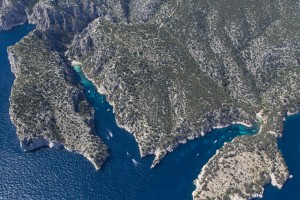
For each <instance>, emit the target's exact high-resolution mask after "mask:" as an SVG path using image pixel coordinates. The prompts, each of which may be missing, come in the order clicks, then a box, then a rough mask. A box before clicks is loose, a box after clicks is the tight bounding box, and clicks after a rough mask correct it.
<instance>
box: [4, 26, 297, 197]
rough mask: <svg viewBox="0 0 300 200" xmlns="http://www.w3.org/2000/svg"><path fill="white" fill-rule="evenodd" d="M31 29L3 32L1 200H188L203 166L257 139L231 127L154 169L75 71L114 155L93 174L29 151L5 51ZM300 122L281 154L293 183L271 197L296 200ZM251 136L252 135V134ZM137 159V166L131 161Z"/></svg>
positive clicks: (55, 154) (67, 160)
mask: <svg viewBox="0 0 300 200" xmlns="http://www.w3.org/2000/svg"><path fill="white" fill-rule="evenodd" d="M33 28H34V27H33V26H30V25H28V24H26V25H23V26H20V27H18V28H15V29H13V30H11V31H3V32H0V91H1V95H0V114H1V115H0V119H1V123H0V151H1V154H0V180H1V181H0V199H100V200H102V199H103V200H119V199H120V200H123V199H124V200H127V199H128V200H158V199H163V200H169V199H172V200H177V199H178V200H185V199H187V200H191V199H192V196H191V194H192V191H193V190H194V189H195V186H194V185H193V180H194V179H196V178H197V176H198V174H199V172H200V170H201V168H202V166H203V165H204V164H205V163H206V162H207V161H208V160H209V159H210V158H211V157H212V156H213V155H214V154H215V152H216V150H217V149H219V148H220V147H222V145H223V144H224V142H230V141H231V140H232V139H233V138H235V137H237V136H240V135H245V134H253V133H254V132H255V131H254V130H257V127H256V126H254V127H252V128H247V127H244V126H240V125H232V126H230V127H228V128H224V129H218V130H214V131H213V132H211V133H209V134H208V135H207V136H205V137H203V138H199V139H196V140H194V141H189V142H187V144H185V145H181V146H180V147H179V148H177V149H175V150H174V152H172V153H170V154H168V155H167V156H166V158H165V159H164V160H162V162H161V164H160V165H158V166H157V167H156V168H155V169H153V170H151V169H150V166H151V163H152V161H153V156H148V157H146V158H140V156H139V151H138V147H137V143H136V142H135V140H134V138H133V137H132V136H131V135H130V134H129V133H128V132H126V131H124V130H123V129H120V128H119V127H118V126H117V125H116V122H115V117H114V114H113V113H112V107H111V106H110V105H109V104H108V103H107V101H106V99H105V96H103V95H100V94H98V93H97V90H96V88H95V87H94V86H93V84H92V83H91V82H89V81H88V80H87V79H86V78H85V77H84V75H83V74H82V71H81V70H80V68H77V67H75V70H76V71H77V72H78V74H79V76H80V77H81V83H82V84H83V85H84V90H85V94H86V96H87V98H88V100H89V102H90V103H91V105H92V106H93V107H94V108H95V111H96V112H95V130H96V132H97V134H99V135H100V137H101V138H102V139H103V141H104V142H105V143H106V144H107V145H108V147H109V150H110V153H111V157H110V158H109V159H108V160H107V162H106V163H105V165H104V166H103V169H102V170H101V171H98V172H97V171H95V169H94V167H93V166H92V164H91V163H89V162H88V161H87V160H86V159H85V158H84V157H83V156H81V155H78V154H74V153H69V152H67V151H65V150H55V149H42V150H39V151H36V152H34V153H24V152H23V151H22V150H21V149H20V145H19V140H18V138H17V136H16V130H15V127H14V126H13V124H12V123H11V121H10V118H9V113H8V111H9V95H10V91H11V86H12V83H13V80H14V76H13V75H12V74H11V72H10V66H9V63H8V59H7V53H6V48H7V46H9V45H13V44H14V43H15V42H17V41H19V40H20V39H21V38H22V37H23V36H25V35H26V34H27V33H29V31H31V30H33ZM299 122H300V117H292V118H289V119H288V120H287V122H286V125H285V131H284V135H285V136H284V138H283V139H282V140H280V145H279V146H280V148H281V149H282V152H283V154H284V156H285V158H286V160H287V163H288V165H289V167H290V170H291V173H292V174H293V175H294V178H293V179H291V180H289V181H288V182H287V184H286V185H284V187H283V189H282V190H280V191H279V190H276V189H274V187H267V189H266V198H265V199H272V200H279V199H296V200H297V199H299V198H298V197H299V196H300V191H299V189H297V188H299V185H300V183H299V181H300V170H299V169H300V166H299V165H300V164H299V160H300V159H299V158H300V134H298V133H299V130H300V123H299ZM253 131H254V132H253ZM133 159H134V160H135V161H136V162H133Z"/></svg>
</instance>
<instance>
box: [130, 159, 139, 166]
mask: <svg viewBox="0 0 300 200" xmlns="http://www.w3.org/2000/svg"><path fill="white" fill-rule="evenodd" d="M132 162H133V164H134V165H135V166H138V165H139V163H138V161H136V160H135V159H134V158H132Z"/></svg>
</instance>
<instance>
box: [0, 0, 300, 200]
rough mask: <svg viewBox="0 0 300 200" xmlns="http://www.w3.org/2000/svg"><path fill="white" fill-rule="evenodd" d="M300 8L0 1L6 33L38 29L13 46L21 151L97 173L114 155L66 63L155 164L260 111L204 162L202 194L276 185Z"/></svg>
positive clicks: (241, 195) (290, 108)
mask: <svg viewBox="0 0 300 200" xmlns="http://www.w3.org/2000/svg"><path fill="white" fill-rule="evenodd" d="M299 8H300V4H299V3H297V2H291V1H288V0H275V1H273V0H272V1H271V0H266V1H260V2H256V1H255V2H253V1H245V0H242V1H227V0H225V1H221V0H218V1H213V2H210V1H209V2H208V1H204V0H200V1H195V0H188V1H182V0H176V1H168V0H167V1H162V0H153V1H150V0H149V1H141V0H132V1H118V0H106V1H82V0H72V1H61V0H51V1H50V0H23V1H7V0H0V30H4V29H9V28H11V27H14V26H16V25H18V24H22V23H24V22H25V21H29V22H30V23H33V24H36V30H35V31H33V32H32V33H31V34H30V35H28V36H27V37H26V38H24V39H23V40H22V41H21V42H19V43H18V44H17V45H15V46H14V47H11V48H9V58H10V62H11V66H12V71H13V72H14V74H15V76H16V80H15V83H14V86H13V91H12V95H11V109H10V114H11V118H12V121H13V123H14V124H15V126H16V127H17V134H18V137H19V139H20V141H21V146H22V147H23V148H24V149H25V150H33V149H36V148H40V147H41V146H50V147H52V146H55V147H58V146H64V147H65V148H66V149H69V150H71V151H75V152H78V153H80V154H83V155H84V156H85V157H87V158H88V159H89V160H90V161H91V162H92V163H93V164H94V165H95V167H96V168H100V166H101V165H102V163H103V162H104V161H105V159H106V158H107V157H108V150H107V147H106V145H105V144H104V143H103V142H102V141H101V139H100V138H99V137H98V136H97V135H95V134H94V130H93V110H92V108H91V107H90V105H89V104H88V103H87V101H86V100H85V97H84V95H83V93H82V88H81V86H80V85H79V84H78V83H77V82H76V80H75V78H74V77H75V76H74V72H73V71H72V67H71V64H70V61H69V59H68V58H70V59H73V60H78V61H80V62H81V63H82V67H83V70H84V72H85V74H86V76H87V77H88V78H89V79H90V80H91V81H93V83H94V84H95V85H96V86H97V87H98V89H99V91H100V92H101V93H103V94H105V95H106V96H107V99H108V101H109V102H110V103H111V104H112V105H113V106H114V112H115V113H116V119H117V122H118V124H119V126H121V127H124V128H125V129H126V130H127V131H129V132H130V133H132V134H133V135H134V137H135V139H136V141H137V142H138V145H139V149H140V153H141V155H142V156H146V155H150V154H154V155H155V159H154V161H153V164H152V167H154V166H155V165H157V164H158V163H159V161H160V160H161V159H162V158H163V157H164V156H165V155H166V153H167V152H170V151H172V150H173V149H174V148H176V147H177V146H178V145H179V144H181V143H185V142H186V141H187V140H191V139H194V138H196V137H200V136H201V135H205V134H206V133H207V132H209V131H210V130H211V129H212V128H213V127H220V126H227V125H230V124H233V123H245V124H254V123H255V121H256V114H257V113H259V112H260V111H262V112H261V115H262V116H263V119H264V120H263V125H262V128H261V130H260V132H259V133H258V134H257V135H255V136H243V137H240V138H237V139H235V140H234V141H233V142H231V143H228V144H226V145H224V147H222V148H221V149H220V150H219V151H218V152H217V154H216V155H215V156H214V157H213V158H212V159H211V160H210V161H209V162H208V163H207V165H206V166H204V168H203V169H202V172H201V174H200V175H199V178H198V180H196V181H195V182H196V186H197V189H196V190H195V192H194V193H193V197H194V198H195V199H209V198H210V199H216V198H221V199H226V198H238V199H248V198H252V197H255V196H258V195H261V194H262V192H263V188H262V187H263V186H264V185H266V184H267V183H270V182H271V183H272V184H273V185H274V186H277V187H281V185H282V184H283V183H284V182H285V181H286V179H287V177H288V170H287V166H286V164H285V161H284V159H283V157H282V155H281V153H280V151H279V150H278V147H277V139H278V137H280V136H282V129H283V128H282V127H283V119H284V117H285V116H286V114H287V113H297V112H298V111H299V107H300V106H299V105H300V101H299V100H300V98H299V96H300V94H299V91H300V90H299V89H300V88H299V87H300V84H299V82H300V78H299V70H298V67H299V51H298V49H299V46H300V44H299V33H300V27H299V24H300V23H299V22H300V18H299V17H300V16H299V12H298V11H299ZM199 170H200V169H199ZM233 172H234V173H233ZM195 178H196V177H195Z"/></svg>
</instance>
